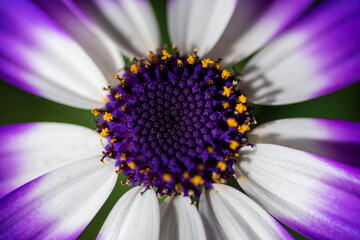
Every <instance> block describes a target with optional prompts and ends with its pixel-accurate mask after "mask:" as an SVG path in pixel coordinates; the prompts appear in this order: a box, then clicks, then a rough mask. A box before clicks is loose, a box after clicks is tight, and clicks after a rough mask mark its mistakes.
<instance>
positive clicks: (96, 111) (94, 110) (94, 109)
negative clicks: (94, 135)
mask: <svg viewBox="0 0 360 240" xmlns="http://www.w3.org/2000/svg"><path fill="white" fill-rule="evenodd" d="M91 113H92V114H94V115H95V116H97V115H99V114H100V112H99V110H98V109H97V108H93V109H91Z"/></svg>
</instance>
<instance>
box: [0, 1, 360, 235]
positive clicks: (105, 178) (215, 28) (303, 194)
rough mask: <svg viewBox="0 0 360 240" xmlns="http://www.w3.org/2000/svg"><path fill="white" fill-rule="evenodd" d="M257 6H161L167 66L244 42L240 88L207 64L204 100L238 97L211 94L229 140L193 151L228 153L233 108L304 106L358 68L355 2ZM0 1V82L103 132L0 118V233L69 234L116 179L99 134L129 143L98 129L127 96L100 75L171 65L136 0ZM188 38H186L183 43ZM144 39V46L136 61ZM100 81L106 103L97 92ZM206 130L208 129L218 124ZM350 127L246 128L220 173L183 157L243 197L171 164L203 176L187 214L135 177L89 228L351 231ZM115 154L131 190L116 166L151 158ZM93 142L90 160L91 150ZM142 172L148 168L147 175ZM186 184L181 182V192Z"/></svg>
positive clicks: (356, 74)
mask: <svg viewBox="0 0 360 240" xmlns="http://www.w3.org/2000/svg"><path fill="white" fill-rule="evenodd" d="M260 3H261V4H255V3H253V1H245V0H241V1H235V0H234V1H231V0H229V1H215V0H214V1H211V2H210V3H209V1H205V0H204V1H197V2H191V1H184V0H172V1H168V4H167V8H168V11H167V13H168V26H169V33H170V37H171V39H172V41H173V43H175V44H177V46H178V50H179V51H180V52H179V55H181V56H182V57H179V58H176V61H174V66H173V67H174V68H184V67H190V65H191V67H193V68H196V67H197V66H200V67H199V68H202V69H206V71H207V72H206V73H208V72H209V71H214V72H216V71H217V70H218V71H220V69H219V68H218V65H217V64H219V63H220V62H221V65H229V64H232V63H236V62H238V61H239V60H241V59H242V58H244V57H246V56H248V55H250V54H252V53H254V52H256V51H259V52H257V53H256V54H255V56H253V57H252V58H251V59H250V62H249V63H248V64H247V65H246V67H245V69H244V71H243V77H242V78H241V80H242V81H241V82H239V83H238V82H237V81H235V84H234V86H238V84H239V86H240V89H241V91H242V92H243V93H244V95H240V93H238V91H237V90H236V89H235V88H233V87H232V86H231V85H230V83H232V82H231V81H232V80H236V79H234V78H233V77H232V75H231V71H228V70H225V72H224V71H223V72H221V73H220V72H219V74H218V75H217V76H219V77H218V78H219V79H221V78H222V79H224V82H223V83H222V84H223V85H219V86H220V87H221V88H220V89H221V91H220V92H219V94H220V95H219V96H218V99H224V98H229V99H230V98H231V97H232V96H235V95H236V94H238V95H236V97H239V102H236V99H235V98H234V99H233V100H234V102H230V101H228V103H226V102H223V103H221V102H220V103H219V106H221V107H220V109H221V110H219V111H224V112H225V113H226V114H225V113H224V115H226V116H227V115H229V116H230V117H227V120H226V121H225V120H224V125H225V126H224V127H223V129H222V130H223V131H225V133H226V134H225V135H226V136H228V135H229V133H228V132H231V131H233V130H234V131H238V135H236V136H235V137H234V135H231V134H230V135H231V138H227V139H226V140H222V139H220V140H221V141H223V142H221V143H224V142H226V143H229V145H226V147H221V149H220V150H219V149H216V148H217V147H218V146H219V145H216V144H215V145H208V146H203V148H204V149H205V150H206V151H207V152H208V154H219V153H220V152H221V153H225V152H222V151H225V150H226V151H228V153H233V154H234V156H235V154H236V152H231V151H237V149H238V148H240V144H241V142H239V141H236V140H234V138H236V137H238V136H246V135H244V134H246V132H247V131H248V130H249V125H248V124H247V123H248V122H246V119H245V120H244V119H243V121H242V122H239V119H237V118H236V116H237V114H244V115H245V113H247V114H249V116H250V115H251V112H250V111H249V109H248V106H247V105H246V102H247V101H250V102H253V103H258V104H268V105H275V104H286V103H293V102H297V101H303V100H307V99H310V98H314V97H317V96H320V95H324V94H326V93H329V92H332V91H334V90H337V89H339V88H341V87H344V86H346V85H349V84H351V83H353V82H356V81H358V80H359V78H360V68H359V57H358V51H359V44H360V43H359V41H358V35H359V29H360V28H359V24H360V19H359V16H358V14H357V13H358V12H359V9H360V4H359V3H358V2H357V1H351V0H347V1H335V0H334V1H324V2H321V3H317V4H315V5H312V1H310V0H309V1H301V2H288V1H280V0H279V1H264V2H260ZM0 9H1V12H2V15H1V23H2V24H1V28H0V29H1V33H2V34H1V35H0V36H1V37H0V39H1V43H2V44H1V53H2V58H1V62H0V63H1V64H0V74H1V77H2V78H4V80H5V81H8V82H9V83H11V84H13V85H15V86H18V87H20V88H22V89H24V90H27V91H29V92H31V93H34V94H37V95H39V96H43V97H46V98H48V99H51V100H54V101H57V102H60V103H64V104H68V105H70V106H74V107H80V108H85V109H93V113H94V114H96V115H98V116H99V119H100V117H102V119H103V122H102V123H103V124H106V125H104V127H101V126H100V129H101V131H99V133H100V134H101V136H102V137H104V138H107V139H109V143H106V142H105V141H104V142H105V145H106V148H105V150H104V148H103V147H102V146H101V144H99V134H97V133H94V132H92V131H89V130H88V129H85V128H83V127H79V126H74V125H68V124H58V123H28V124H18V125H9V126H4V127H1V133H2V134H1V138H0V141H1V143H2V150H1V156H2V157H1V164H2V165H1V169H2V180H1V186H2V187H1V191H2V196H4V197H3V198H2V199H1V200H0V205H1V211H0V219H1V220H0V222H1V224H0V229H1V231H0V232H1V233H0V236H1V238H2V239H44V238H51V239H74V238H76V237H77V236H78V235H79V233H81V232H82V230H83V229H84V228H85V226H86V225H87V224H88V223H89V222H90V221H91V219H92V218H93V217H94V216H95V214H96V212H97V211H98V210H99V209H100V207H101V206H102V205H103V203H104V202H105V200H106V199H107V197H108V196H109V194H110V192H111V191H112V189H113V187H114V185H115V182H116V178H117V175H116V174H115V173H114V172H115V168H114V164H113V163H114V159H113V158H112V154H115V153H112V151H110V150H112V149H111V148H110V147H111V146H112V145H111V143H116V142H117V141H118V140H117V139H118V138H119V137H121V138H124V139H125V140H126V139H129V138H127V136H126V135H120V133H121V131H123V130H124V127H125V126H124V125H121V124H119V125H116V124H114V125H111V124H113V123H116V122H114V121H113V120H114V119H118V118H119V117H123V116H125V115H126V114H128V111H133V109H132V108H131V107H132V106H128V105H126V106H125V105H124V104H123V103H121V104H120V105H119V108H116V109H115V108H114V109H111V108H110V107H111V103H114V101H118V102H121V101H129V96H126V94H125V93H124V94H123V93H122V92H121V93H120V92H119V91H115V92H114V94H112V89H114V88H113V87H111V86H117V87H118V88H120V89H121V88H131V89H135V90H140V88H135V87H134V86H135V81H136V79H135V80H131V79H130V78H126V76H134V75H137V74H142V69H146V68H151V67H152V66H153V64H155V65H156V64H159V65H156V66H157V67H158V68H157V69H159V70H158V71H167V67H168V66H165V65H166V64H165V65H164V64H163V63H164V62H168V63H170V62H171V61H172V59H171V56H170V55H171V53H169V52H167V51H166V49H163V50H164V51H166V52H159V53H157V52H156V49H157V48H158V47H159V46H160V41H159V30H158V27H157V23H156V20H155V18H154V15H153V11H152V8H151V5H150V3H149V2H148V1H144V0H141V1H140V0H136V1H130V0H122V1H110V0H109V1H95V0H94V1H81V0H74V1H60V0H59V1H51V2H50V1H43V0H33V1H30V0H14V1H8V2H5V1H2V2H1V3H0ZM99 27H100V28H99ZM110 39H111V40H110ZM344 42H346V44H344ZM114 43H115V44H114ZM117 47H119V48H120V49H121V51H122V52H123V53H124V54H126V55H127V56H137V58H138V60H137V61H138V63H139V65H137V64H132V66H131V67H130V68H127V69H128V72H127V73H126V71H125V73H123V72H120V73H119V71H118V70H119V69H122V68H123V67H124V63H123V60H122V58H121V57H120V56H119V54H118V48H117ZM194 48H197V49H198V50H197V51H196V52H195V54H193V50H194ZM148 50H151V51H153V52H150V55H149V57H148V58H146V59H141V57H142V56H143V55H147V53H148ZM175 50H176V49H175ZM175 52H176V51H175ZM157 54H162V55H161V57H159V56H158V55H157ZM196 56H202V57H203V59H204V61H203V62H200V60H197V58H196ZM219 58H223V59H222V61H218V59H219ZM211 59H212V60H211ZM142 60H144V65H141V64H140V62H141V61H142ZM157 60H158V61H159V62H157ZM174 60H175V59H174ZM178 60H180V61H178ZM161 61H163V62H161ZM217 61H218V62H217ZM135 62H136V60H135ZM161 65H162V66H161ZM142 66H143V68H142ZM149 71H150V70H149ZM144 72H145V73H146V72H147V70H144ZM167 73H169V74H170V72H167ZM229 73H230V75H229ZM115 74H116V75H118V76H117V77H116V79H114V77H113V75H115ZM126 74H127V75H126ZM160 75H161V74H160ZM160 75H159V76H160ZM206 76H210V75H206ZM142 77H145V75H142ZM197 80H199V79H197ZM202 80H205V78H204V79H202ZM210 80H211V81H210ZM216 80H217V79H208V81H207V82H206V84H208V85H209V84H210V85H211V84H218V82H216ZM119 81H120V84H119ZM189 81H190V80H189ZM204 83H205V82H204ZM108 84H110V87H107V86H108ZM139 85H141V84H139ZM179 86H180V84H179ZM203 86H205V84H204V85H203ZM103 87H106V89H107V90H108V94H110V96H114V97H113V98H112V99H107V98H106V94H107V93H106V91H102V88H103ZM155 87H158V85H156V86H155ZM204 88H205V87H204ZM206 88H208V87H206ZM175 90H176V89H175ZM166 91H168V92H170V91H171V90H166ZM194 91H199V90H198V89H195V88H194ZM139 92H140V91H139ZM174 94H175V91H174ZM189 94H190V93H189ZM245 96H246V97H247V99H245ZM136 97H139V96H136ZM104 98H105V100H109V102H108V103H106V111H107V112H102V111H105V110H104V105H105V102H104ZM212 100H213V99H212ZM129 102H130V101H129ZM197 103H200V101H198V102H197ZM237 104H240V105H237ZM200 105H201V104H200ZM234 109H236V113H235V111H234V112H233V110H234ZM116 110H118V111H117V112H115V111H116ZM159 111H161V110H159ZM226 111H229V112H226ZM141 116H143V115H141ZM126 117H128V116H126ZM149 117H151V116H149ZM250 120H252V118H250ZM98 122H100V123H101V121H100V120H98ZM127 122H130V121H127ZM244 124H245V125H244ZM188 125H189V124H188ZM246 126H247V127H246ZM116 127H118V130H117V131H114V130H113V129H115V128H116ZM129 128H132V127H131V126H129ZM100 129H98V130H100ZM214 129H215V130H216V131H220V130H221V129H220V128H219V126H214ZM359 129H360V124H359V123H354V122H345V121H340V120H326V119H290V120H278V121H274V122H270V123H266V124H264V125H261V126H259V127H256V128H255V129H254V130H252V131H251V132H250V133H249V134H248V135H247V137H248V139H249V140H248V141H249V142H250V143H254V144H255V145H254V146H250V145H247V144H246V145H244V146H241V149H240V152H239V156H240V159H238V160H237V161H235V159H233V158H232V156H230V158H229V159H228V161H232V160H234V164H231V166H233V169H232V168H229V167H228V165H227V164H226V163H225V162H226V161H225V159H224V161H218V162H217V163H216V165H214V169H216V170H214V169H210V167H208V166H204V164H203V165H202V166H201V165H200V166H199V165H197V166H196V167H197V168H198V169H199V170H200V171H202V170H201V169H204V170H211V171H210V172H209V173H213V174H212V175H214V178H215V179H216V178H217V176H218V174H223V173H222V172H223V171H222V170H223V169H224V170H226V171H227V172H226V173H234V174H235V175H236V180H237V181H238V183H239V185H240V186H241V188H242V189H243V190H244V192H245V193H246V194H247V195H245V194H243V193H242V192H240V191H238V190H237V189H235V188H232V187H230V186H228V185H225V184H221V181H220V179H219V182H220V183H219V184H218V183H215V184H211V183H209V182H206V180H207V179H204V177H202V176H201V175H199V174H198V175H194V176H193V178H190V177H191V176H192V175H191V174H192V173H189V172H181V177H182V178H183V179H191V180H189V182H190V183H191V184H193V185H194V186H195V187H196V186H200V185H203V184H206V183H208V185H205V186H204V187H203V191H202V192H201V196H200V203H199V211H198V209H197V208H196V207H195V205H193V204H190V203H191V201H192V200H191V199H190V198H189V197H183V196H181V195H180V196H175V197H172V198H168V199H166V200H164V202H163V203H161V205H160V207H159V204H158V200H157V198H156V195H155V191H154V190H153V189H152V188H151V187H150V188H146V187H144V186H136V187H133V188H132V189H131V190H129V191H127V192H126V193H125V194H124V195H123V196H122V197H121V198H120V200H119V201H118V203H117V204H116V205H115V206H114V208H113V210H112V211H111V213H110V215H109V216H108V218H107V220H106V222H105V223H104V225H103V228H102V230H101V232H100V233H99V238H100V239H102V238H104V239H107V238H126V237H131V238H135V239H143V238H147V239H158V238H159V236H160V237H161V238H162V239H169V238H173V237H178V238H184V239H198V238H199V239H205V238H209V239H238V238H249V239H256V238H260V239H262V238H290V235H289V234H288V233H287V232H286V231H285V230H284V229H283V228H282V226H281V225H279V223H278V222H277V221H276V220H275V219H274V218H273V217H275V218H276V219H278V220H279V221H281V222H283V223H285V224H286V225H288V226H290V227H292V228H293V229H295V230H297V231H299V232H300V233H302V234H304V235H306V236H308V237H311V238H315V239H323V238H341V239H356V238H359V235H360V232H359V222H360V221H359V220H360V209H359V206H360V204H359V203H360V200H359V197H358V195H359V192H360V186H359V176H360V171H359V170H358V167H359V164H358V163H357V161H356V160H357V156H359V149H360V148H359V144H360V136H359V135H360V134H359V131H360V130H359ZM115 133H116V134H119V136H115ZM222 133H223V132H222ZM111 134H113V135H114V136H115V138H113V135H111ZM155 134H156V137H157V133H155ZM159 137H161V136H159ZM244 138H245V137H244ZM113 139H114V140H113ZM245 139H246V143H247V138H245ZM104 140H105V139H104ZM200 140H201V139H200ZM216 140H219V139H216ZM220 140H219V141H220ZM139 141H140V140H139ZM114 145H115V144H114ZM124 146H125V145H121V146H120V145H119V146H118V147H119V149H120V147H124ZM119 149H117V152H118V153H117V154H118V158H119V160H120V161H125V162H126V163H127V166H128V171H129V173H126V174H128V175H127V177H128V180H139V181H143V182H142V183H143V184H142V185H146V182H145V181H144V180H143V179H136V178H135V177H134V178H129V176H130V174H131V173H132V172H131V170H138V172H141V171H143V174H144V175H145V174H146V172H148V171H151V169H149V170H147V168H137V167H138V165H137V162H136V160H137V158H136V157H139V155H136V156H132V155H129V154H128V155H127V154H126V153H127V152H126V151H124V150H127V149H126V148H124V149H120V150H119ZM155 150H156V149H155ZM200 150H202V149H200ZM102 151H104V155H103V157H104V158H101V157H102V156H101V155H99V153H101V152H102ZM220 155H221V154H220ZM223 157H224V156H223ZM99 159H101V160H102V161H103V162H104V163H105V164H102V163H101V162H99V161H98V160H99ZM129 160H131V161H129ZM190 160H191V159H190ZM5 161H6V162H5ZM170 164H171V163H169V166H170ZM187 164H191V161H190V162H188V163H187ZM3 166H4V167H3ZM120 166H121V165H119V166H117V167H120ZM151 167H153V166H151ZM175 167H176V166H175ZM161 169H162V168H160V170H161ZM51 170H52V171H51ZM118 170H119V169H118ZM120 170H123V169H120ZM48 171H51V172H49V173H46V172H48ZM44 173H46V174H44ZM43 174H44V175H43ZM38 176H40V177H38ZM174 176H175V175H173V174H170V173H168V172H164V174H163V175H162V177H163V180H161V181H165V182H171V181H172V180H173V179H174ZM223 176H224V177H228V176H227V175H226V174H224V175H223ZM32 179H34V180H32ZM147 180H149V179H147ZM154 181H155V180H154V179H151V183H152V184H153V185H155V182H154ZM26 182H28V183H26ZM189 182H186V183H187V184H190V183H189ZM25 183H26V184H25ZM163 183H164V182H160V184H159V186H160V185H161V184H163ZM23 184H24V185H23ZM21 185H23V186H21ZM20 186H21V187H20ZM191 186H192V185H191ZM182 187H183V186H182V185H181V186H180V185H177V182H174V186H173V189H174V191H178V192H179V193H182V192H183V193H184V195H185V194H187V195H191V194H189V191H187V192H185V191H183V190H182ZM14 189H15V190H14ZM196 189H197V188H191V189H190V190H192V191H194V194H195V192H196ZM13 190H14V191H13ZM195 195H196V194H195ZM199 212H200V213H199ZM269 213H270V214H271V215H272V216H273V217H272V216H271V215H270V214H269ZM160 226H161V228H160Z"/></svg>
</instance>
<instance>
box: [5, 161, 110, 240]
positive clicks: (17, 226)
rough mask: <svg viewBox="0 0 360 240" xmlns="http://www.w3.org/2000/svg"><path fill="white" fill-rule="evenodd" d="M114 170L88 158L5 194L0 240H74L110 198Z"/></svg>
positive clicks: (107, 165) (108, 165)
mask: <svg viewBox="0 0 360 240" xmlns="http://www.w3.org/2000/svg"><path fill="white" fill-rule="evenodd" d="M114 170H115V167H114V164H111V163H107V164H105V165H104V164H101V163H100V162H99V160H98V158H88V159H85V160H81V161H78V162H76V163H72V164H69V165H66V166H64V167H62V168H59V169H57V170H55V171H53V172H50V173H48V174H46V175H43V176H41V177H39V178H37V179H35V180H33V181H32V182H29V183H28V184H26V185H23V186H22V187H20V188H18V189H16V190H15V191H13V192H11V193H9V194H8V195H6V196H5V197H3V198H2V199H1V200H0V205H1V209H0V239H14V240H15V239H75V238H76V237H77V236H78V235H79V234H80V233H81V232H82V231H83V230H84V228H85V227H86V226H87V224H89V222H90V221H91V220H92V218H93V217H94V216H95V214H96V213H97V212H98V210H99V209H100V207H101V206H102V205H103V204H104V202H105V200H106V199H107V198H108V196H109V195H110V193H111V191H112V189H113V187H114V185H115V183H116V179H117V174H116V173H115V171H114Z"/></svg>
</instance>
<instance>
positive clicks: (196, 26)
mask: <svg viewBox="0 0 360 240" xmlns="http://www.w3.org/2000/svg"><path fill="white" fill-rule="evenodd" d="M237 2H238V1H237V0H225V1H224V0H198V1H192V0H185V1H184V0H168V5H167V8H168V24H169V33H170V37H171V40H172V42H173V43H174V44H176V45H177V46H178V47H179V49H180V51H182V52H184V53H192V52H193V51H194V48H198V49H199V54H200V56H203V55H205V54H206V53H207V52H208V51H210V50H211V49H212V48H213V46H214V45H215V43H216V42H217V41H218V40H219V38H220V37H221V35H222V33H223V32H224V30H225V28H226V26H227V24H228V22H229V20H230V18H231V16H232V14H233V12H234V10H235V7H236V3H237Z"/></svg>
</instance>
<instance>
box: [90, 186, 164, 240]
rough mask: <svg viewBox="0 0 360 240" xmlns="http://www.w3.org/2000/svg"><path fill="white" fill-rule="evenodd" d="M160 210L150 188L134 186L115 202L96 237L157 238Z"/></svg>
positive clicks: (151, 239)
mask: <svg viewBox="0 0 360 240" xmlns="http://www.w3.org/2000/svg"><path fill="white" fill-rule="evenodd" d="M159 233H160V210H159V203H158V200H157V197H156V195H155V191H154V190H153V189H152V188H149V189H146V188H145V187H140V186H138V187H134V188H133V189H131V190H129V191H128V192H126V193H125V194H124V195H123V196H122V197H121V198H120V200H119V201H118V202H117V203H116V205H115V206H114V208H113V209H112V210H111V212H110V214H109V216H108V217H107V219H106V221H105V223H104V225H103V227H102V228H101V231H100V232H99V235H98V237H97V239H103V240H110V239H113V240H116V239H138V240H142V239H143V240H158V239H159Z"/></svg>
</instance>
